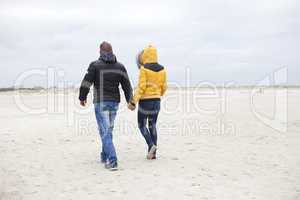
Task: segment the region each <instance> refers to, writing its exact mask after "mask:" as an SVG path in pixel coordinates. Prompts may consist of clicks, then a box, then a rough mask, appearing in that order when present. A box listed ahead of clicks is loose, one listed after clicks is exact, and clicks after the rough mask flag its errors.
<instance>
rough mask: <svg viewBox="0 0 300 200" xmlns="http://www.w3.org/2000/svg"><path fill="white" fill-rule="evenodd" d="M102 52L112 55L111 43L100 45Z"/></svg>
mask: <svg viewBox="0 0 300 200" xmlns="http://www.w3.org/2000/svg"><path fill="white" fill-rule="evenodd" d="M100 52H107V53H112V52H113V49H112V46H111V44H110V43H108V42H106V41H104V42H102V43H101V44H100Z"/></svg>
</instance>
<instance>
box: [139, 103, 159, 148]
mask: <svg viewBox="0 0 300 200" xmlns="http://www.w3.org/2000/svg"><path fill="white" fill-rule="evenodd" d="M159 111H160V99H145V100H140V101H139V109H138V125H139V129H140V131H141V133H142V135H143V136H144V138H145V140H146V142H147V145H148V148H149V149H150V148H151V146H152V145H157V130H156V122H157V117H158V113H159ZM147 122H148V124H147ZM147 125H148V127H147Z"/></svg>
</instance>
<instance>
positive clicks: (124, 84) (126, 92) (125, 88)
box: [120, 67, 132, 103]
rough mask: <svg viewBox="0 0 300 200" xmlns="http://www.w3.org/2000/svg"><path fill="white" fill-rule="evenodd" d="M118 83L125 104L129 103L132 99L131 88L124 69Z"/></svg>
mask: <svg viewBox="0 0 300 200" xmlns="http://www.w3.org/2000/svg"><path fill="white" fill-rule="evenodd" d="M120 82H121V87H122V89H123V91H124V95H125V98H126V101H127V103H129V102H130V101H131V99H132V87H131V84H130V80H129V77H128V74H127V71H126V69H125V67H124V68H123V74H122V77H121V81H120Z"/></svg>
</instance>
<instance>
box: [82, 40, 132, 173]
mask: <svg viewBox="0 0 300 200" xmlns="http://www.w3.org/2000/svg"><path fill="white" fill-rule="evenodd" d="M119 84H121V87H122V89H123V91H124V94H125V98H126V101H127V103H129V102H130V100H131V98H132V87H131V84H130V81H129V78H128V74H127V71H126V69H125V67H124V66H123V65H122V64H121V63H119V62H117V59H116V56H115V55H114V54H113V50H112V46H111V45H110V44H109V43H107V42H103V43H102V44H101V45H100V58H99V59H98V60H96V61H94V62H92V63H91V64H90V66H89V68H88V71H87V73H86V75H85V76H84V79H83V81H82V83H81V86H80V92H79V100H80V104H81V105H82V106H85V104H86V98H87V95H88V93H89V90H90V87H91V85H93V86H94V100H93V102H94V107H95V114H96V119H97V124H98V129H99V133H100V136H101V141H102V152H101V162H102V163H104V164H105V167H106V168H107V169H110V170H116V169H117V167H118V163H117V155H116V151H115V147H114V144H113V141H112V131H113V126H114V120H115V117H116V114H117V110H118V106H119V103H120V91H119Z"/></svg>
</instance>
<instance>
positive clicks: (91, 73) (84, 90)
mask: <svg viewBox="0 0 300 200" xmlns="http://www.w3.org/2000/svg"><path fill="white" fill-rule="evenodd" d="M95 76H96V72H95V68H94V66H93V63H91V64H90V66H89V68H88V70H87V73H86V74H85V76H84V78H83V80H82V82H81V85H80V89H79V100H80V101H85V100H86V98H87V95H88V93H89V91H90V87H91V86H92V84H93V83H94V81H95Z"/></svg>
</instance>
